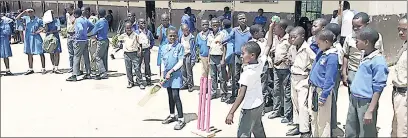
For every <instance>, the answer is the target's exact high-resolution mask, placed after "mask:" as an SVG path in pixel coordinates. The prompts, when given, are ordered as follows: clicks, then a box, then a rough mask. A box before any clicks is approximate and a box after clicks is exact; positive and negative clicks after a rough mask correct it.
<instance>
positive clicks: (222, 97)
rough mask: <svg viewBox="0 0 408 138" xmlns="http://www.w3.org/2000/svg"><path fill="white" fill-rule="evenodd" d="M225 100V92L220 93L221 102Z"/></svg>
mask: <svg viewBox="0 0 408 138" xmlns="http://www.w3.org/2000/svg"><path fill="white" fill-rule="evenodd" d="M225 101H227V94H226V93H222V94H221V102H225Z"/></svg>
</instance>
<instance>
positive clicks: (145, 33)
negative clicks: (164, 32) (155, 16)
mask: <svg viewBox="0 0 408 138" xmlns="http://www.w3.org/2000/svg"><path fill="white" fill-rule="evenodd" d="M137 22H138V25H139V28H138V29H137V30H136V31H135V33H136V34H137V35H138V39H139V40H138V42H139V44H140V45H141V48H142V49H141V50H142V55H141V56H142V59H141V60H140V62H139V63H140V65H139V67H141V64H142V62H144V65H145V72H144V74H145V77H146V83H147V85H152V79H151V76H152V71H151V70H150V49H152V48H153V46H154V36H153V33H152V32H151V31H150V30H149V29H147V26H146V20H145V19H143V18H140V19H138V21H137Z"/></svg>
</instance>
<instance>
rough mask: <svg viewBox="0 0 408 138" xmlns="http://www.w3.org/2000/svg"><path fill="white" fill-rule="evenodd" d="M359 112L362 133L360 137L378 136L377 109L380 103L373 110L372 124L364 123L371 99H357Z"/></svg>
mask: <svg viewBox="0 0 408 138" xmlns="http://www.w3.org/2000/svg"><path fill="white" fill-rule="evenodd" d="M357 102H358V106H357V114H358V119H359V124H360V133H359V135H358V137H377V127H376V126H377V110H378V105H377V107H375V109H374V112H373V119H372V121H371V123H370V124H364V115H365V113H366V112H367V109H368V107H369V106H370V101H369V100H361V99H357Z"/></svg>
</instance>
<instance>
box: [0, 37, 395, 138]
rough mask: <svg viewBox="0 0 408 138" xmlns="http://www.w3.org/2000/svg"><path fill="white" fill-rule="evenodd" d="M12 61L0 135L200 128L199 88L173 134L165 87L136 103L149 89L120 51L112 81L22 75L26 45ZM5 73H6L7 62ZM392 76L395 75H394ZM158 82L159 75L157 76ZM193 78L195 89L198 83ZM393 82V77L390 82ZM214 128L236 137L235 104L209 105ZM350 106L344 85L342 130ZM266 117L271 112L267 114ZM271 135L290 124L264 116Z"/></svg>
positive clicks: (187, 96) (386, 101)
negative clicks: (230, 120)
mask: <svg viewBox="0 0 408 138" xmlns="http://www.w3.org/2000/svg"><path fill="white" fill-rule="evenodd" d="M62 44H63V45H62V49H63V53H62V55H61V63H60V68H61V69H68V67H69V62H68V52H67V47H66V40H65V39H63V40H62ZM12 50H13V57H12V58H10V63H11V71H12V72H13V73H15V74H16V75H15V76H2V77H1V136H2V137H11V136H19V137H20V136H22V137H28V136H30V137H47V136H53V137H54V136H56V137H130V136H133V137H136V136H137V137H143V136H146V137H154V136H166V137H191V136H196V135H195V134H193V133H191V132H192V131H195V130H196V122H197V121H196V120H195V118H196V113H197V107H198V94H197V93H198V90H196V91H194V92H191V93H189V92H188V91H187V90H183V91H181V99H182V103H183V110H184V112H185V114H187V115H186V120H187V121H188V123H187V125H186V127H185V128H184V129H183V130H180V131H175V130H173V127H174V124H170V125H162V124H161V121H158V120H159V119H164V118H165V117H167V115H168V114H169V109H168V102H167V92H166V91H165V90H164V89H162V90H161V91H160V92H159V94H158V95H157V96H156V97H154V98H153V99H151V100H150V101H149V103H148V104H147V105H146V106H144V107H138V105H137V102H138V101H139V99H140V98H141V97H142V96H144V94H145V93H146V91H148V90H149V89H150V87H148V88H146V90H145V91H142V90H140V89H139V88H138V87H134V88H132V89H127V88H126V86H127V79H126V76H125V74H124V73H125V65H124V60H123V58H122V57H123V56H122V53H121V52H120V53H118V54H116V57H117V59H115V60H111V59H109V62H108V64H109V70H111V71H112V72H110V73H109V74H110V76H111V77H110V78H109V79H107V80H99V81H96V80H85V81H78V82H66V81H65V79H66V78H67V77H69V76H70V74H68V73H65V74H62V75H57V74H50V73H49V74H46V75H42V74H40V73H35V74H32V75H28V76H24V75H21V74H22V73H23V72H25V71H26V70H27V69H28V63H27V56H26V55H25V54H24V53H23V45H22V44H18V45H12ZM152 51H153V52H152V56H151V58H152V60H151V61H152V63H151V66H152V72H153V73H154V74H158V67H156V66H155V65H156V57H157V48H156V47H155V48H154V49H153V50H152ZM46 59H47V62H46V68H47V70H51V69H52V66H51V61H50V59H49V55H48V54H47V55H46ZM40 69H41V64H40V58H39V56H36V57H35V58H34V70H35V71H36V72H39V71H40ZM1 70H2V71H4V70H5V68H4V65H3V61H1ZM194 72H195V74H201V73H199V72H201V64H196V66H195V67H194ZM391 76H393V72H392V71H391V75H390V77H391ZM153 79H158V75H155V76H153ZM199 79H200V78H199V76H198V75H195V78H194V80H195V85H198V84H199ZM389 80H390V79H389ZM388 83H389V85H388V86H387V88H386V89H385V91H384V93H383V95H382V97H381V99H380V104H379V105H380V108H379V116H378V118H379V120H378V124H377V126H378V127H379V128H380V129H379V136H380V137H389V136H390V132H391V121H392V117H393V109H392V104H391V90H392V86H391V81H388ZM211 106H212V110H211V125H213V126H215V127H216V128H218V129H221V130H222V131H221V132H219V133H217V134H216V137H227V136H234V137H235V136H236V132H237V126H238V119H239V113H240V111H239V110H238V111H237V112H236V114H235V118H234V122H235V124H233V125H231V126H229V125H226V124H225V123H224V120H225V117H226V115H227V113H228V111H229V110H230V107H231V106H232V105H227V104H225V103H221V102H220V100H219V99H216V100H213V101H212V103H211ZM347 108H348V94H347V89H346V88H345V87H341V88H340V93H339V101H338V121H339V122H340V124H339V127H340V128H343V125H344V124H345V121H346V116H347ZM267 115H268V114H267ZM263 123H264V127H265V131H266V135H267V136H268V137H281V136H285V133H286V132H287V130H288V129H290V128H291V126H287V125H286V124H281V123H280V118H278V119H273V120H270V119H267V116H265V117H264V118H263Z"/></svg>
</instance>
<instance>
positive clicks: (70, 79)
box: [66, 75, 77, 81]
mask: <svg viewBox="0 0 408 138" xmlns="http://www.w3.org/2000/svg"><path fill="white" fill-rule="evenodd" d="M66 81H77V77H76V76H75V75H73V76H71V77H69V78H68V79H67V80H66Z"/></svg>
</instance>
